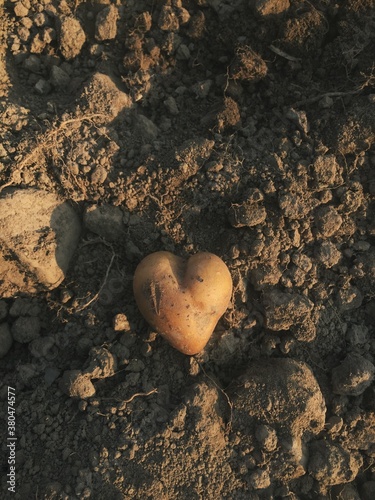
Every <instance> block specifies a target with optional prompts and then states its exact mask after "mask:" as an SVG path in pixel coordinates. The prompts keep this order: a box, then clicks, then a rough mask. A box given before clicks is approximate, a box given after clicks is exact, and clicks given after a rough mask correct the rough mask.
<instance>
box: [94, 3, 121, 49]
mask: <svg viewBox="0 0 375 500" xmlns="http://www.w3.org/2000/svg"><path fill="white" fill-rule="evenodd" d="M118 17H119V13H118V9H117V7H116V6H115V5H109V6H108V7H105V8H104V9H103V10H102V11H101V12H99V14H98V15H97V17H96V23H95V38H96V39H97V40H98V41H100V42H101V41H104V40H113V39H114V38H116V35H117V19H118Z"/></svg>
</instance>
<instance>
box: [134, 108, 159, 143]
mask: <svg viewBox="0 0 375 500" xmlns="http://www.w3.org/2000/svg"><path fill="white" fill-rule="evenodd" d="M134 129H135V131H136V133H137V134H138V135H139V136H140V137H142V139H143V140H144V141H154V140H155V139H156V138H157V136H158V134H159V129H158V127H157V126H156V125H155V123H154V122H153V121H151V120H150V119H149V118H147V117H146V116H144V115H141V114H137V115H135V117H134Z"/></svg>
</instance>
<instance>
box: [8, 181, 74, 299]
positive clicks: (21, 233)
mask: <svg viewBox="0 0 375 500" xmlns="http://www.w3.org/2000/svg"><path fill="white" fill-rule="evenodd" d="M80 230H81V227H80V223H79V220H78V217H77V215H76V213H75V211H74V210H73V208H72V207H71V206H70V205H69V204H68V203H66V202H64V201H63V200H61V199H60V198H58V197H57V196H56V195H55V194H53V193H48V192H46V191H40V190H37V189H25V190H21V189H20V190H10V191H8V192H7V193H6V194H4V195H2V196H1V197H0V297H2V298H9V297H12V296H14V295H15V294H17V293H29V294H32V293H36V292H38V291H42V290H52V289H54V288H56V287H57V286H58V285H59V284H60V283H61V282H62V281H63V279H64V278H65V273H66V272H67V269H68V266H69V262H70V259H71V257H72V255H73V253H74V251H75V249H76V246H77V243H78V239H79V236H80Z"/></svg>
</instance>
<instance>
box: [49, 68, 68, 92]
mask: <svg viewBox="0 0 375 500" xmlns="http://www.w3.org/2000/svg"><path fill="white" fill-rule="evenodd" d="M50 82H51V84H52V85H53V86H54V87H56V88H61V89H63V88H65V89H66V88H67V87H68V85H69V82H70V77H69V75H68V74H67V73H65V71H64V70H63V69H61V68H60V67H59V66H52V68H51V76H50Z"/></svg>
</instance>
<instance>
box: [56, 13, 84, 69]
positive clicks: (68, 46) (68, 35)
mask: <svg viewBox="0 0 375 500" xmlns="http://www.w3.org/2000/svg"><path fill="white" fill-rule="evenodd" d="M85 41H86V35H85V32H84V31H83V29H82V26H81V24H80V22H79V21H78V19H76V18H75V17H73V16H66V17H63V18H62V20H61V25H60V37H59V45H60V51H61V53H62V55H63V56H64V57H65V59H68V60H69V59H74V58H75V57H77V56H78V55H79V54H80V52H81V49H82V46H83V44H84V43H85Z"/></svg>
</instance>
